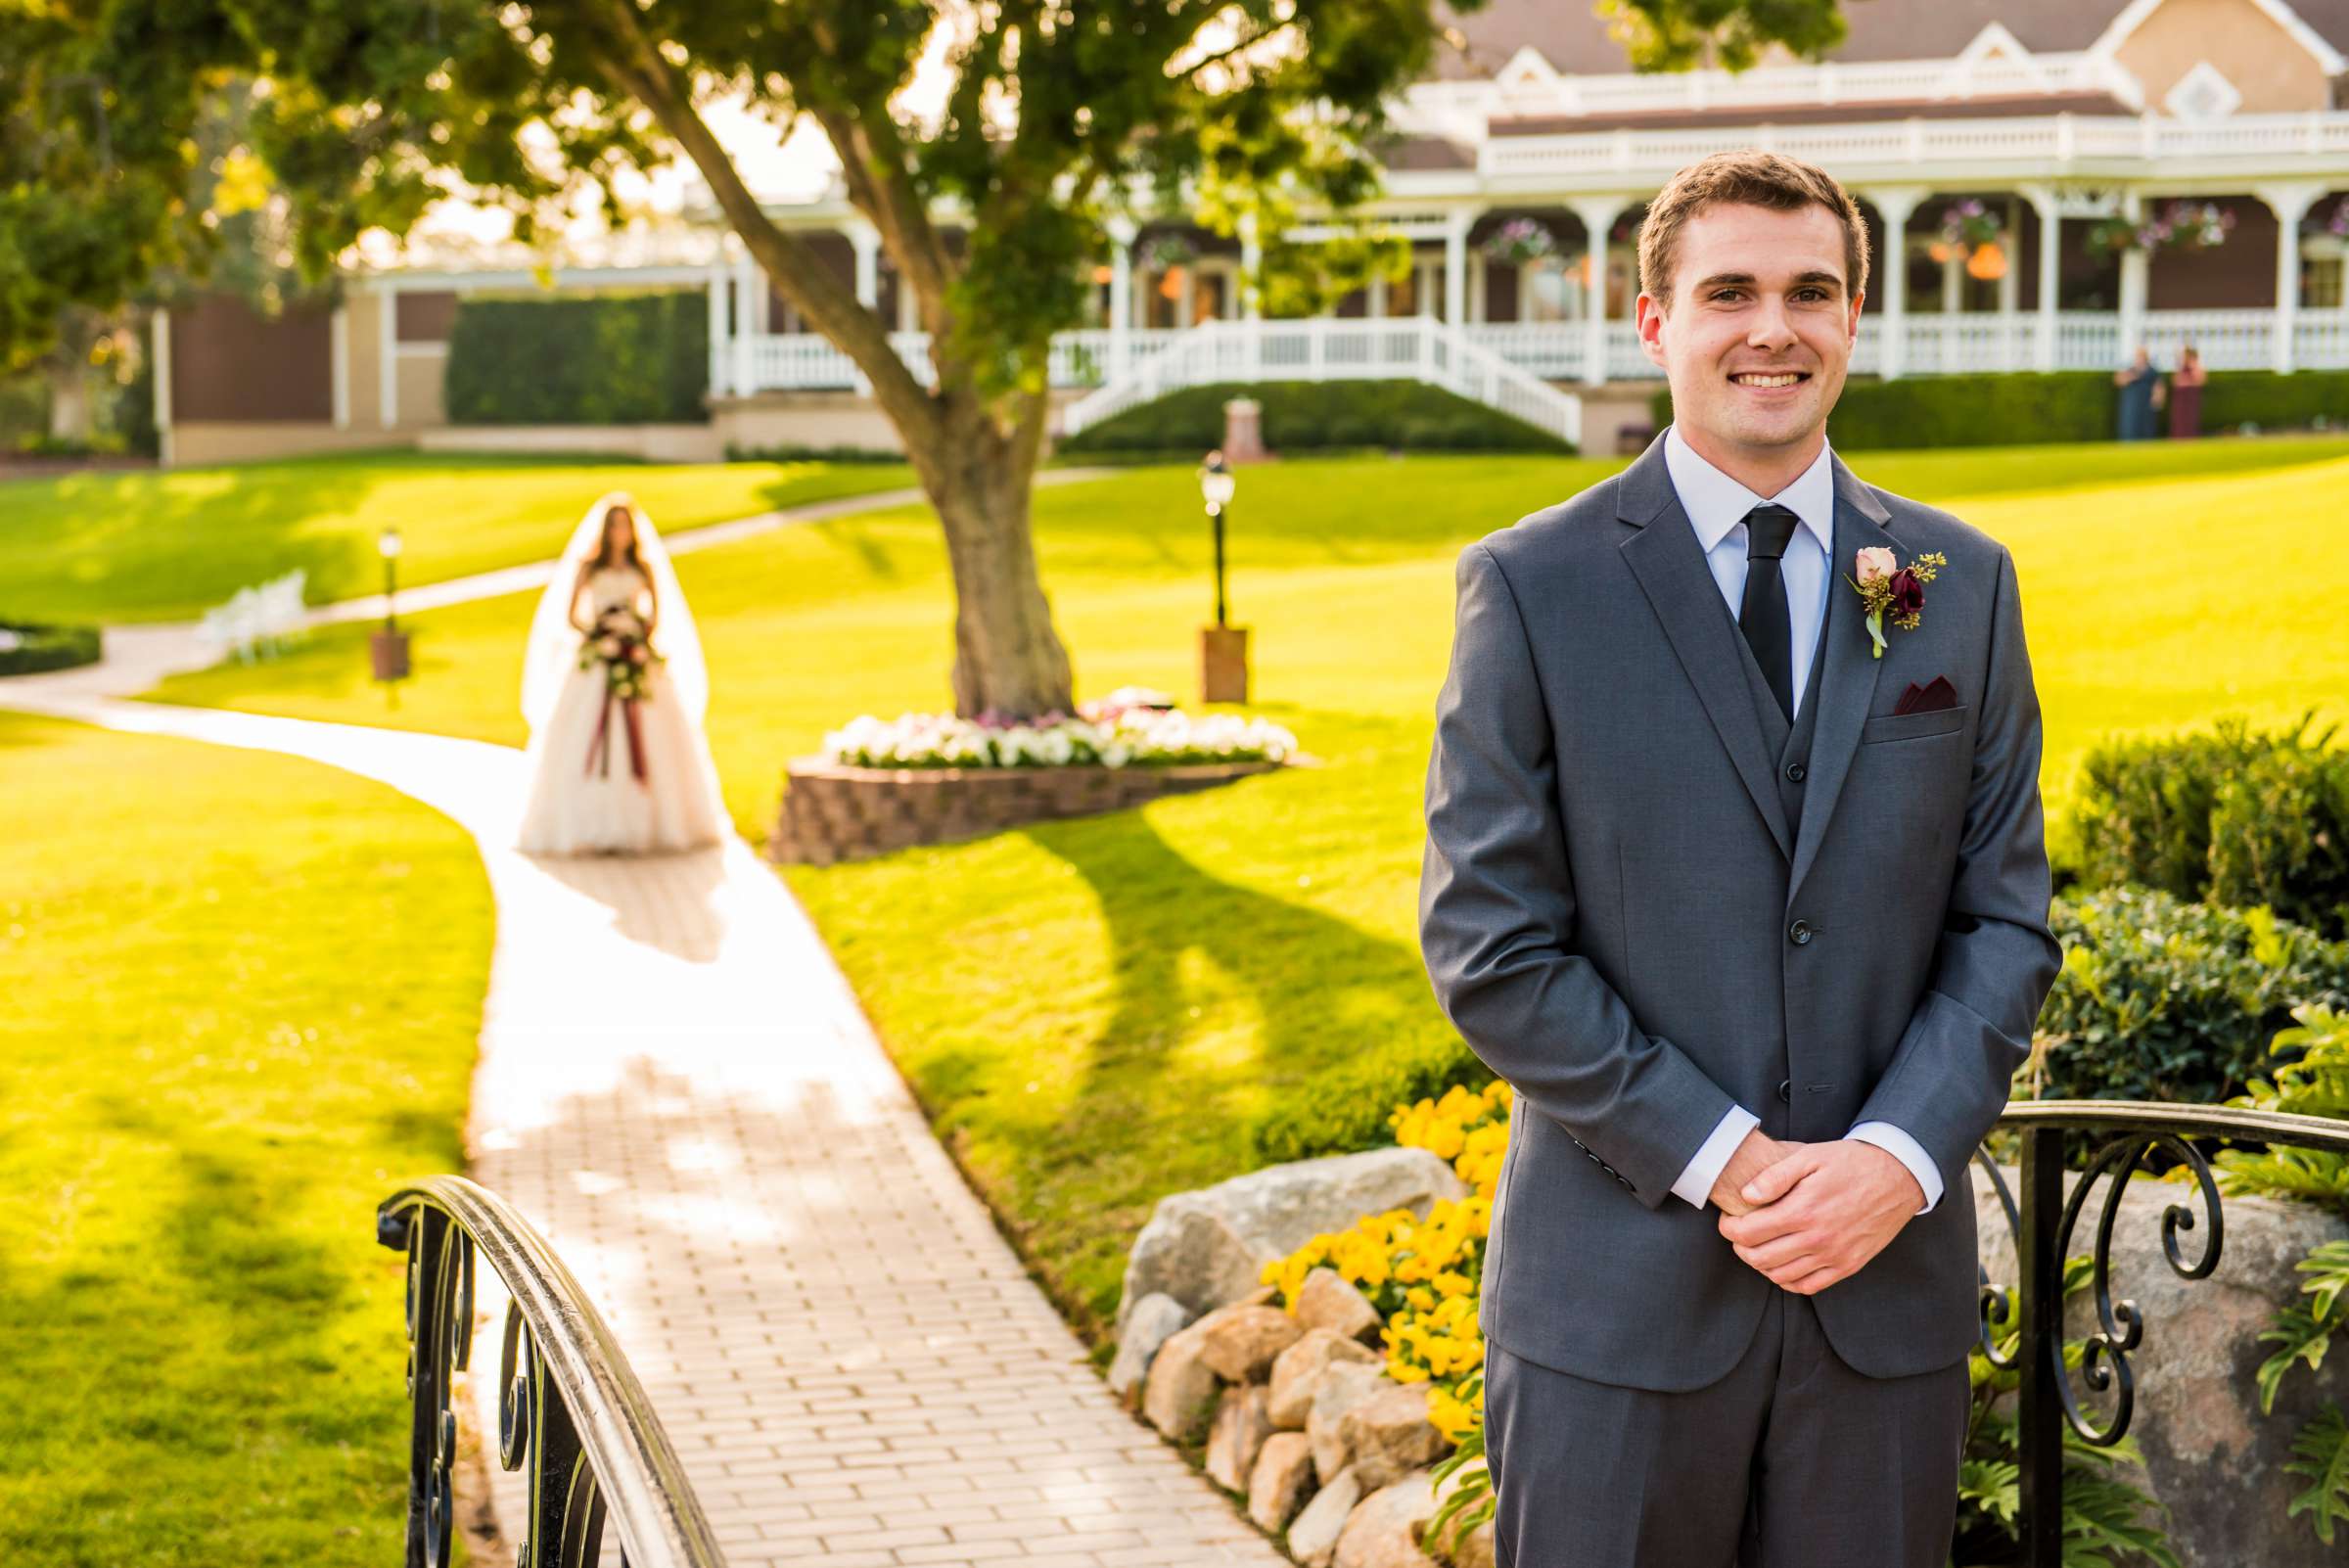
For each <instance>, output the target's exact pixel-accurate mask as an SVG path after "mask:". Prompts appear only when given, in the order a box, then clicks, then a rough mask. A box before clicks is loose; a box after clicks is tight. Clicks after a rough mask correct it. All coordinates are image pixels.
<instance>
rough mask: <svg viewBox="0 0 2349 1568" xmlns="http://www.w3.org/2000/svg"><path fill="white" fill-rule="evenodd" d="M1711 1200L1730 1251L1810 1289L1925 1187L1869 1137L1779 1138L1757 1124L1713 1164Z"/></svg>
mask: <svg viewBox="0 0 2349 1568" xmlns="http://www.w3.org/2000/svg"><path fill="white" fill-rule="evenodd" d="M1749 1193H1750V1194H1751V1196H1750V1197H1749V1196H1748V1194H1749ZM1713 1201H1714V1203H1715V1204H1717V1205H1718V1206H1719V1207H1720V1209H1721V1233H1722V1234H1723V1235H1724V1236H1727V1238H1728V1239H1729V1241H1730V1243H1731V1244H1732V1245H1733V1246H1734V1247H1735V1248H1736V1250H1737V1256H1738V1257H1740V1258H1742V1259H1744V1260H1745V1261H1746V1262H1747V1263H1748V1264H1750V1265H1752V1266H1753V1267H1754V1268H1757V1269H1759V1270H1760V1271H1761V1272H1762V1273H1763V1274H1765V1275H1766V1276H1768V1277H1769V1278H1770V1279H1771V1281H1772V1282H1773V1283H1775V1284H1777V1285H1780V1286H1783V1287H1784V1288H1785V1289H1787V1290H1791V1291H1793V1292H1795V1293H1796V1294H1797V1295H1803V1296H1811V1295H1817V1294H1818V1293H1819V1291H1822V1290H1824V1289H1826V1288H1827V1287H1828V1286H1829V1285H1832V1284H1834V1283H1835V1282H1836V1281H1837V1280H1839V1279H1844V1278H1848V1277H1849V1276H1851V1275H1853V1274H1856V1273H1858V1272H1859V1271H1860V1270H1861V1268H1864V1267H1865V1266H1866V1264H1867V1261H1868V1260H1869V1259H1871V1258H1873V1257H1874V1256H1875V1255H1876V1254H1877V1253H1879V1252H1881V1251H1883V1250H1884V1248H1885V1247H1886V1245H1887V1244H1889V1243H1890V1242H1891V1240H1892V1238H1893V1237H1894V1236H1897V1235H1899V1234H1900V1232H1901V1226H1903V1225H1905V1224H1907V1223H1908V1222H1909V1220H1910V1218H1911V1216H1912V1215H1914V1214H1915V1213H1916V1211H1917V1209H1918V1208H1919V1207H1921V1206H1922V1205H1923V1203H1924V1201H1925V1195H1924V1192H1923V1191H1922V1190H1921V1189H1920V1188H1919V1187H1918V1186H1917V1184H1916V1177H1915V1176H1912V1175H1911V1174H1910V1171H1909V1168H1908V1167H1907V1166H1905V1165H1903V1164H1902V1163H1901V1162H1900V1161H1899V1160H1897V1159H1895V1158H1894V1157H1893V1156H1892V1155H1891V1154H1890V1153H1889V1152H1887V1151H1886V1150H1883V1149H1880V1148H1878V1147H1876V1146H1875V1145H1874V1144H1872V1143H1864V1142H1861V1141H1859V1140H1858V1139H1855V1138H1840V1139H1837V1140H1836V1141H1834V1142H1832V1143H1792V1142H1780V1141H1779V1140H1778V1139H1776V1138H1773V1137H1769V1136H1766V1135H1765V1134H1764V1133H1763V1131H1762V1130H1761V1129H1759V1128H1756V1129H1755V1130H1752V1131H1750V1132H1748V1133H1747V1134H1746V1135H1745V1141H1744V1142H1743V1143H1741V1144H1739V1145H1738V1146H1737V1152H1736V1153H1734V1154H1732V1155H1730V1156H1729V1163H1728V1164H1727V1165H1726V1166H1724V1167H1723V1168H1722V1173H1721V1177H1720V1179H1719V1180H1717V1181H1715V1182H1714V1184H1713Z"/></svg>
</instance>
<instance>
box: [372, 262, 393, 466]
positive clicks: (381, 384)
mask: <svg viewBox="0 0 2349 1568" xmlns="http://www.w3.org/2000/svg"><path fill="white" fill-rule="evenodd" d="M375 398H376V401H375V407H376V423H378V424H380V425H381V426H383V428H384V429H386V430H394V429H397V428H398V425H399V286H398V285H397V284H395V283H392V282H391V281H390V280H388V279H387V280H385V281H384V282H383V283H381V284H379V285H378V286H377V289H376V296H375Z"/></svg>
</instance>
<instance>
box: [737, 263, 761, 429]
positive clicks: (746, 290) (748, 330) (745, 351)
mask: <svg viewBox="0 0 2349 1568" xmlns="http://www.w3.org/2000/svg"><path fill="white" fill-rule="evenodd" d="M758 278H759V268H758V266H757V265H756V264H754V263H753V262H752V260H751V253H750V252H749V250H747V249H746V250H744V251H743V252H742V253H741V254H738V255H737V256H735V257H734V395H735V396H737V397H748V396H749V395H750V394H751V393H752V392H753V391H755V390H756V387H755V384H754V382H753V379H752V367H751V350H752V347H753V345H752V342H751V340H752V337H753V336H754V335H755V334H756V333H757V332H758V330H759V318H758V313H757V308H756V304H757V302H756V301H755V300H753V299H752V290H753V289H754V288H755V287H756V284H757V281H758Z"/></svg>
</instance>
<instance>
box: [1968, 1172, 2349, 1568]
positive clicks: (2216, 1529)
mask: <svg viewBox="0 0 2349 1568" xmlns="http://www.w3.org/2000/svg"><path fill="white" fill-rule="evenodd" d="M1967 1170H1968V1172H1969V1174H1970V1175H1971V1176H1972V1178H1973V1187H1974V1193H1973V1196H1974V1211H1975V1223H1976V1226H1977V1234H1978V1236H1979V1240H1980V1255H1981V1259H1982V1267H1983V1268H1984V1269H1985V1270H1986V1271H1987V1273H1988V1274H1989V1277H1990V1279H1991V1280H1992V1282H1993V1283H1996V1284H2001V1285H2012V1284H2014V1283H2015V1282H2016V1279H2017V1275H2016V1272H2015V1263H2014V1237H2013V1234H2012V1232H2010V1231H2009V1230H2008V1229H2007V1225H2006V1215H2005V1211H2004V1208H2003V1207H2001V1205H2000V1203H1999V1200H1998V1196H1997V1194H1996V1193H1995V1192H1994V1191H1993V1190H1992V1188H1991V1185H1990V1180H1989V1178H1988V1177H1987V1176H1984V1175H1983V1174H1982V1171H1981V1168H1980V1167H1979V1166H1978V1165H1972V1166H1968V1167H1967ZM2002 1170H2003V1174H2004V1176H2005V1178H2006V1185H2007V1190H2008V1192H2010V1193H2018V1194H2019V1192H2020V1190H2021V1179H2020V1176H2019V1173H2017V1172H2016V1171H2015V1170H2014V1168H2013V1167H2011V1166H2009V1167H2003V1168H2002ZM2078 1179H2079V1178H2078V1175H2077V1173H2069V1172H2067V1173H2066V1174H2065V1179H2064V1192H2065V1194H2066V1195H2067V1196H2068V1195H2069V1194H2070V1192H2071V1190H2072V1188H2073V1187H2074V1186H2075V1185H2077V1183H2078ZM2109 1187H2110V1182H2109V1180H2104V1181H2099V1182H2098V1183H2097V1184H2096V1190H2095V1191H2094V1192H2092V1193H2091V1194H2090V1195H2089V1199H2088V1202H2087V1204H2086V1205H2085V1206H2084V1208H2083V1211H2082V1213H2081V1215H2080V1218H2079V1221H2078V1222H2077V1223H2076V1225H2075V1226H2074V1229H2073V1232H2072V1236H2071V1240H2070V1243H2069V1245H2068V1247H2067V1248H2066V1250H2067V1251H2068V1252H2069V1253H2070V1254H2071V1255H2072V1256H2074V1257H2080V1256H2085V1255H2089V1254H2093V1253H2094V1252H2095V1251H2096V1218H2097V1215H2098V1213H2099V1211H2100V1210H2101V1209H2102V1207H2103V1203H2104V1194H2105V1192H2106V1191H2107V1190H2108V1189H2109ZM2173 1204H2179V1205H2183V1206H2184V1207H2185V1208H2186V1209H2187V1211H2188V1213H2189V1214H2191V1215H2192V1216H2193V1217H2194V1226H2193V1228H2192V1229H2190V1230H2188V1229H2185V1228H2183V1227H2182V1228H2181V1229H2180V1230H2179V1232H2178V1238H2177V1239H2178V1248H2179V1253H2180V1255H2181V1257H2182V1258H2183V1259H2184V1261H2185V1262H2186V1263H2187V1264H2188V1266H2191V1265H2192V1264H2193V1263H2194V1262H2195V1261H2196V1260H2198V1259H2199V1258H2200V1257H2201V1255H2202V1251H2203V1247H2204V1244H2205V1243H2206V1241H2207V1240H2208V1237H2209V1234H2210V1230H2209V1223H2208V1219H2207V1217H2206V1215H2205V1214H2204V1212H2203V1205H2202V1200H2201V1197H2200V1194H2199V1188H2198V1187H2195V1186H2189V1185H2184V1184H2181V1183H2178V1182H2170V1181H2152V1180H2148V1179H2145V1178H2143V1177H2140V1178H2139V1179H2138V1180H2136V1181H2134V1182H2132V1183H2130V1187H2129V1190H2128V1192H2127V1193H2126V1194H2124V1196H2123V1197H2122V1199H2121V1206H2120V1214H2119V1217H2118V1219H2117V1222H2116V1223H2115V1225H2114V1228H2113V1240H2112V1255H2111V1258H2112V1272H2111V1281H2112V1295H2113V1299H2114V1302H2115V1303H2116V1305H2117V1303H2118V1302H2120V1301H2121V1300H2123V1299H2128V1300H2134V1301H2135V1302H2136V1303H2137V1305H2138V1308H2139V1310H2140V1311H2141V1312H2142V1314H2143V1317H2144V1325H2145V1327H2144V1339H2143V1342H2142V1344H2140V1345H2139V1346H2138V1348H2137V1349H2136V1350H2135V1351H2132V1352H2130V1353H2129V1364H2130V1367H2131V1369H2132V1371H2133V1372H2134V1374H2135V1383H2136V1413H2135V1414H2134V1415H2133V1416H2132V1417H2131V1419H2130V1423H2129V1435H2130V1436H2131V1437H2133V1438H2135V1439H2136V1440H2137V1442H2138V1444H2139V1446H2140V1447H2141V1449H2142V1451H2143V1453H2144V1456H2145V1470H2144V1477H2143V1482H2142V1484H2144V1485H2145V1487H2146V1490H2148V1491H2150V1492H2152V1493H2153V1495H2154V1496H2156V1497H2158V1498H2159V1499H2161V1500H2162V1501H2163V1502H2165V1503H2167V1504H2169V1507H2170V1518H2169V1521H2168V1525H2167V1529H2168V1531H2169V1537H2170V1545H2171V1547H2172V1549H2173V1550H2175V1551H2176V1552H2177V1553H2178V1558H2179V1561H2180V1563H2181V1564H2183V1565H2184V1568H2237V1565H2240V1564H2244V1563H2258V1564H2260V1565H2261V1568H2320V1565H2325V1564H2331V1563H2335V1562H2337V1561H2338V1560H2339V1555H2340V1554H2339V1551H2338V1549H2337V1548H2336V1547H2328V1546H2326V1545H2324V1544H2323V1543H2322V1542H2320V1541H2318V1540H2317V1537H2316V1534H2315V1532H2314V1531H2312V1530H2310V1529H2309V1527H2308V1521H2307V1518H2306V1517H2305V1516H2303V1517H2301V1518H2297V1519H2290V1518H2287V1517H2286V1515H2285V1509H2286V1508H2288V1507H2289V1506H2290V1503H2291V1499H2292V1497H2293V1495H2294V1494H2296V1493H2298V1492H2301V1491H2303V1490H2305V1489H2306V1487H2307V1485H2308V1483H2307V1482H2306V1481H2305V1480H2303V1479H2301V1478H2300V1477H2298V1476H2294V1475H2290V1474H2287V1473H2286V1472H2285V1470H2284V1465H2285V1464H2286V1463H2288V1462H2289V1461H2290V1460H2291V1457H2292V1452H2291V1451H2292V1438H2293V1435H2294V1434H2295V1433H2297V1432H2298V1431H2299V1430H2300V1427H2301V1425H2302V1424H2303V1423H2304V1422H2306V1421H2307V1420H2308V1419H2309V1417H2311V1416H2312V1415H2314V1414H2315V1413H2316V1412H2317V1410H2318V1409H2320V1408H2322V1407H2324V1406H2325V1405H2326V1404H2332V1403H2349V1370H2345V1366H2344V1363H2349V1357H2343V1356H2341V1355H2340V1354H2338V1353H2337V1352H2336V1353H2335V1354H2334V1355H2331V1356H2328V1357H2326V1360H2325V1363H2324V1366H2323V1367H2322V1368H2321V1369H2320V1370H2319V1371H2318V1372H2316V1373H2314V1374H2312V1373H2311V1372H2310V1371H2309V1370H2308V1368H2307V1367H2305V1366H2295V1367H2294V1368H2293V1369H2292V1370H2291V1372H2290V1373H2289V1374H2287V1375H2286V1376H2285V1378H2284V1379H2283V1383H2282V1385H2281V1388H2280V1391H2279V1393H2278V1395H2277V1398H2276V1409H2275V1413H2274V1414H2272V1415H2268V1416H2262V1415H2261V1414H2260V1413H2259V1385H2258V1380H2257V1373H2258V1368H2259V1363H2260V1362H2261V1361H2263V1360H2266V1359H2267V1357H2268V1355H2269V1353H2270V1352H2271V1351H2272V1350H2273V1349H2274V1347H2273V1346H2271V1345H2263V1344H2261V1343H2260V1342H2259V1332H2260V1330H2261V1329H2263V1328H2265V1327H2267V1326H2268V1324H2269V1322H2270V1321H2271V1320H2272V1319H2273V1318H2274V1316H2275V1314H2276V1313H2277V1311H2278V1310H2279V1309H2280V1308H2281V1307H2283V1306H2284V1305H2286V1304H2289V1303H2291V1302H2294V1301H2298V1300H2302V1299H2304V1298H2303V1297H2302V1296H2301V1293H2300V1282H2301V1280H2302V1279H2304V1278H2305V1277H2306V1276H2305V1275H2303V1274H2301V1273H2299V1272H2298V1271H2297V1270H2296V1269H2295V1268H2294V1267H2293V1266H2294V1265H2296V1264H2297V1263H2299V1261H2300V1260H2301V1259H2303V1258H2305V1257H2307V1256H2308V1254H2309V1253H2310V1252H2311V1251H2313V1250H2314V1249H2315V1248H2317V1247H2318V1246H2320V1245H2322V1244H2323V1243H2325V1242H2326V1241H2333V1240H2340V1239H2344V1238H2349V1222H2342V1221H2340V1220H2337V1219H2334V1218H2333V1217H2332V1216H2331V1215H2329V1214H2326V1212H2324V1211H2323V1210H2320V1209H2317V1208H2315V1207H2312V1206H2310V1205H2307V1204H2300V1203H2288V1202H2284V1201H2281V1200H2279V1199H2273V1198H2253V1197H2234V1198H2228V1199H2226V1200H2225V1202H2224V1204H2223V1205H2222V1208H2221V1213H2222V1214H2223V1216H2224V1218H2225V1235H2226V1244H2225V1246H2224V1248H2223V1249H2222V1250H2221V1253H2220V1258H2219V1267H2218V1270H2217V1271H2216V1272H2215V1273H2213V1274H2212V1275H2211V1276H2210V1277H2209V1278H2207V1279H2200V1280H2186V1279H2181V1278H2179V1277H2178V1275H2177V1274H2176V1273H2174V1272H2173V1271H2172V1270H2171V1268H2170V1266H2169V1263H2168V1261H2167V1260H2166V1259H2165V1258H2164V1256H2163V1254H2162V1244H2161V1218H2162V1212H2163V1210H2165V1209H2167V1208H2168V1207H2170V1206H2171V1205H2173ZM2096 1327H2097V1323H2096V1296H2095V1292H2094V1290H2093V1289H2083V1290H2081V1291H2080V1292H2078V1293H2077V1294H2076V1295H2074V1296H2073V1297H2072V1298H2071V1300H2070V1301H2069V1302H2068V1303H2066V1304H2065V1326H2064V1333H2065V1336H2066V1337H2067V1338H2078V1337H2080V1336H2082V1335H2084V1334H2088V1333H2091V1332H2093V1331H2095V1330H2096ZM2072 1387H2073V1391H2074V1394H2075V1396H2076V1397H2077V1398H2078V1399H2079V1400H2080V1401H2081V1403H2082V1406H2083V1407H2084V1409H2086V1410H2089V1411H2092V1412H2096V1413H2097V1414H2098V1416H2099V1417H2100V1416H2101V1413H2102V1412H2104V1411H2108V1410H2110V1409H2111V1408H2112V1404H2111V1395H2110V1393H2109V1392H2107V1393H2104V1394H2097V1393H2096V1392H2094V1391H2092V1390H2090V1389H2089V1388H2088V1387H2087V1385H2086V1384H2085V1383H2083V1382H2082V1381H2081V1379H2080V1376H2079V1374H2078V1373H2077V1372H2075V1373H2074V1374H2073V1377H2072ZM2099 1424H2101V1422H2100V1420H2099ZM2116 1473H2118V1474H2121V1475H2124V1476H2126V1475H2128V1474H2129V1473H2130V1472H2129V1471H2128V1470H2127V1469H2126V1467H2124V1468H2123V1469H2121V1470H2120V1471H2118V1472H2116Z"/></svg>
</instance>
